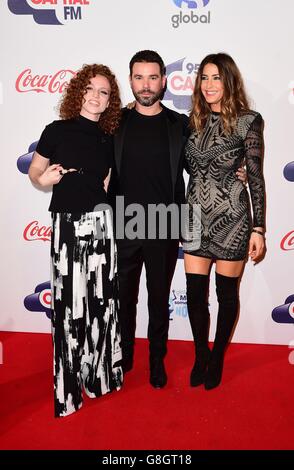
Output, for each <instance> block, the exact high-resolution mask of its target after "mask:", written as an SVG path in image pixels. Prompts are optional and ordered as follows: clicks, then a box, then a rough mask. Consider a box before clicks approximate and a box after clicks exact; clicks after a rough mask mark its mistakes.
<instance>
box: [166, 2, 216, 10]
mask: <svg viewBox="0 0 294 470" xmlns="http://www.w3.org/2000/svg"><path fill="white" fill-rule="evenodd" d="M173 2H174V4H175V5H176V6H177V7H179V8H183V6H186V7H188V8H191V9H195V8H201V7H206V5H208V3H209V0H201V1H200V0H198V1H197V2H195V1H192V0H173Z"/></svg>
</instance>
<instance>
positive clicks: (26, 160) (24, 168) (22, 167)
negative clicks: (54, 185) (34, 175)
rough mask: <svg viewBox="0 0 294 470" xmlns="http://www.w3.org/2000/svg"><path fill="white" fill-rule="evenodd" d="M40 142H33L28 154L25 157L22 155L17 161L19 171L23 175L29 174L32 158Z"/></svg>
mask: <svg viewBox="0 0 294 470" xmlns="http://www.w3.org/2000/svg"><path fill="white" fill-rule="evenodd" d="M38 142H39V141H38V140H37V141H36V142H33V143H32V144H31V145H30V146H29V148H28V152H27V153H25V154H24V155H21V156H20V157H18V159H17V162H16V164H17V168H18V169H19V171H20V172H21V173H23V174H24V175H27V174H28V172H29V168H30V164H31V162H32V158H33V153H34V151H35V150H36V147H37V144H38Z"/></svg>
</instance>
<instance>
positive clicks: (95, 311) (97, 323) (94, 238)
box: [74, 211, 122, 398]
mask: <svg viewBox="0 0 294 470" xmlns="http://www.w3.org/2000/svg"><path fill="white" fill-rule="evenodd" d="M75 233H76V237H77V238H78V239H79V240H80V244H79V245H77V246H76V250H77V251H76V255H75V258H76V259H79V258H80V257H82V256H83V257H84V265H83V267H82V269H79V267H78V269H77V270H75V272H74V280H75V285H76V286H77V291H78V292H79V293H80V296H82V302H81V303H82V304H83V305H84V306H85V311H84V315H85V322H86V324H85V341H84V347H83V354H82V358H81V375H82V380H83V384H84V388H85V392H86V393H87V395H88V396H89V397H91V398H95V397H98V396H100V395H104V394H106V393H108V392H111V391H112V390H115V389H117V390H119V389H120V387H121V385H122V368H121V360H122V354H121V347H120V331H119V329H118V318H117V314H118V282H117V264H116V260H117V256H116V246H115V242H114V238H113V231H112V221H111V218H110V214H109V211H98V212H90V213H86V214H84V215H83V218H82V219H81V221H80V222H79V224H77V225H76V231H75ZM83 239H84V241H85V242H86V249H85V250H84V246H83V244H81V243H82V240H83ZM84 251H85V253H84ZM83 253H84V255H83ZM82 285H83V286H84V289H83V292H81V288H80V287H78V286H82Z"/></svg>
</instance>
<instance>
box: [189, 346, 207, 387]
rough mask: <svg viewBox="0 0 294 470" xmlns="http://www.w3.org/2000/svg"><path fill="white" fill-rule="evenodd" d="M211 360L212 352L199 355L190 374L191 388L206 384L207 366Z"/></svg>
mask: <svg viewBox="0 0 294 470" xmlns="http://www.w3.org/2000/svg"><path fill="white" fill-rule="evenodd" d="M209 358H210V350H209V349H207V351H205V352H202V353H198V354H197V357H196V361H195V363H194V366H193V369H192V370H191V374H190V385H191V387H198V386H199V385H202V384H203V383H204V379H205V374H206V369H207V365H208V362H209Z"/></svg>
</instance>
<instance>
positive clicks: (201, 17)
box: [171, 0, 211, 28]
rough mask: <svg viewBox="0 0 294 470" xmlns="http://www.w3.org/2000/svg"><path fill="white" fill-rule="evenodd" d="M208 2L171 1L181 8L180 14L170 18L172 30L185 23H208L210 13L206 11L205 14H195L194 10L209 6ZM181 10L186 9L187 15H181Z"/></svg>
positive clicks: (207, 0) (208, 0)
mask: <svg viewBox="0 0 294 470" xmlns="http://www.w3.org/2000/svg"><path fill="white" fill-rule="evenodd" d="M209 2H210V0H201V1H199V0H197V1H196V2H195V1H192V0H173V3H174V4H175V5H176V6H177V7H178V8H181V11H180V13H178V14H175V15H172V17H171V24H172V27H173V28H178V27H179V26H180V25H181V24H183V23H185V24H187V23H194V24H196V23H206V24H208V23H210V20H211V13H210V11H208V12H207V13H202V14H196V13H195V11H194V10H196V9H200V8H205V7H206V6H207V5H208V4H209ZM182 9H186V11H187V12H188V13H186V14H183V11H182Z"/></svg>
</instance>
